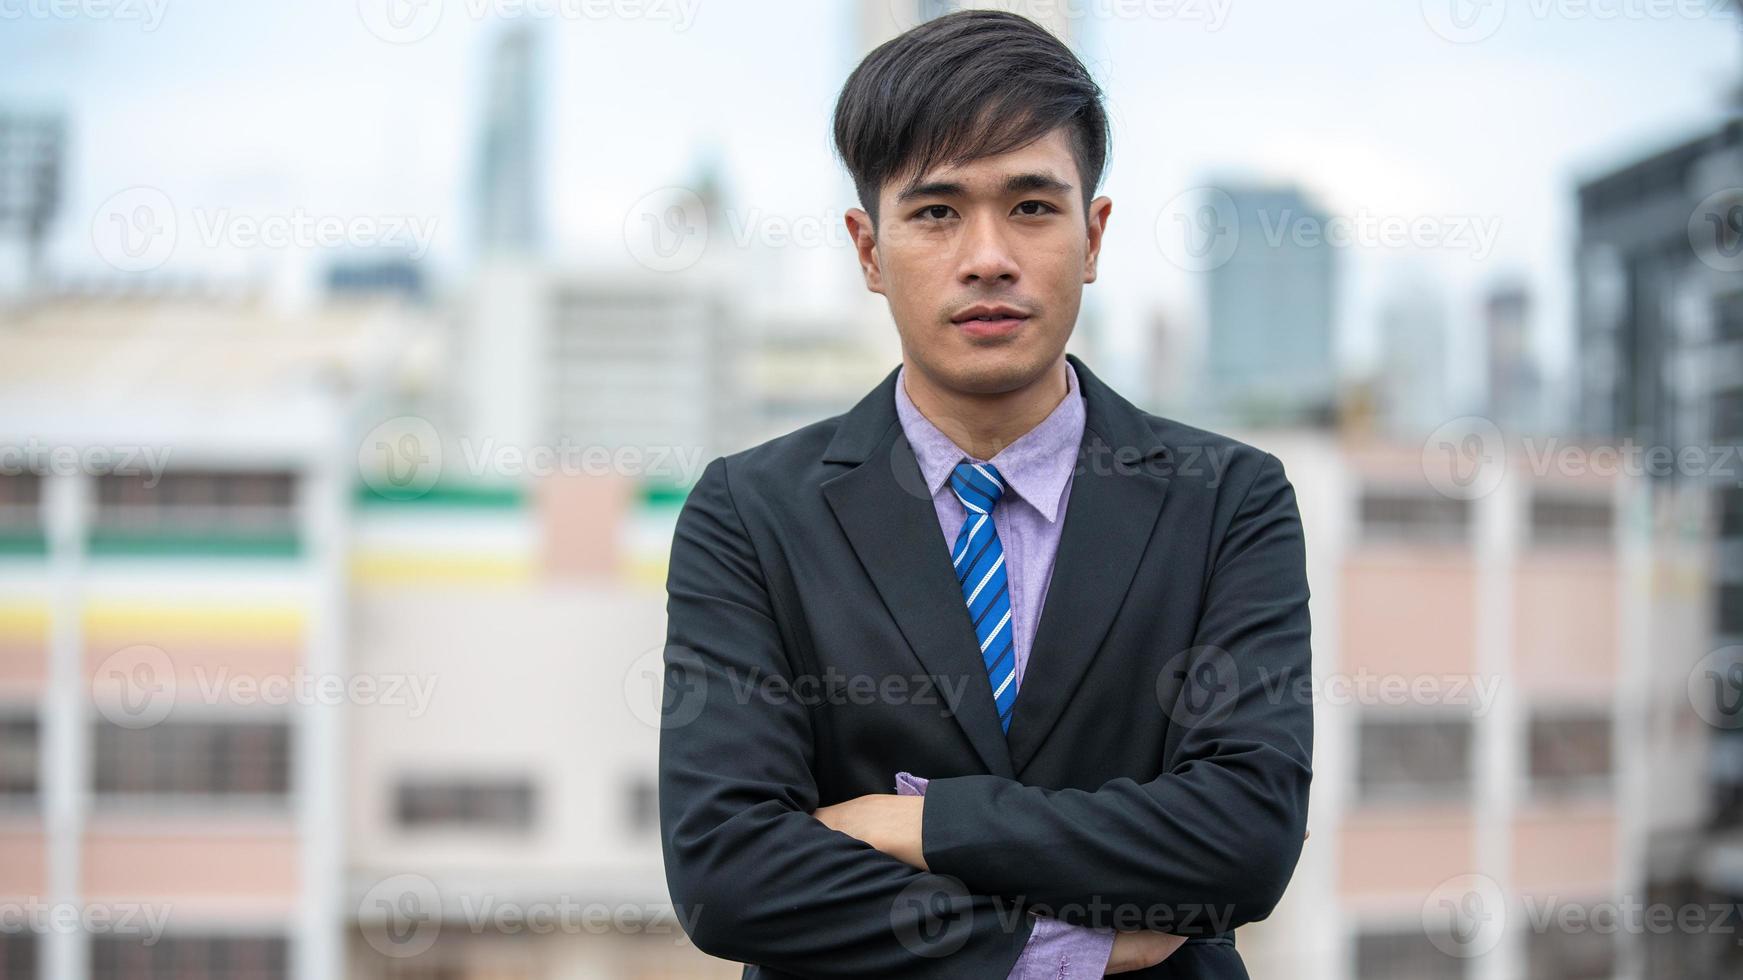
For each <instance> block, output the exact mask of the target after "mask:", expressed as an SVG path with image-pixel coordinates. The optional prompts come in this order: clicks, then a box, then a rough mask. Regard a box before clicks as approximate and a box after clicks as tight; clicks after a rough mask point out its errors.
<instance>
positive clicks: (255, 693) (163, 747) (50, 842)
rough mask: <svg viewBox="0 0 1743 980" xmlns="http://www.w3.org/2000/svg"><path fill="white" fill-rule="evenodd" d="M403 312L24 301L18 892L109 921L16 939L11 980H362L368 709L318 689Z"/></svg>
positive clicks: (10, 444)
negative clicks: (355, 752)
mask: <svg viewBox="0 0 1743 980" xmlns="http://www.w3.org/2000/svg"><path fill="white" fill-rule="evenodd" d="M403 326H405V324H404V322H403V321H402V320H400V319H399V318H397V317H395V316H393V315H391V314H387V313H384V312H382V311H380V310H377V309H363V308H357V309H353V310H349V311H346V312H343V313H329V314H321V315H313V316H304V317H284V316H280V315H277V314H275V313H272V312H270V311H269V310H268V309H266V308H265V306H264V305H263V304H262V302H261V301H260V298H259V297H258V296H257V295H255V294H253V293H251V292H248V291H240V292H206V291H177V290H171V291H164V292H158V291H154V290H153V289H152V288H151V287H139V286H136V285H129V286H128V287H126V288H123V289H120V290H118V291H115V292H112V293H107V294H76V295H66V296H47V295H39V296H38V297H37V298H35V299H33V300H32V301H31V302H30V303H28V304H25V305H22V306H20V307H17V308H15V309H14V310H12V311H11V312H9V313H7V314H5V315H4V316H3V317H0V403H3V404H0V428H3V429H4V431H3V432H0V445H4V446H6V447H7V449H8V459H7V460H5V464H6V465H5V466H4V468H3V469H0V703H3V705H4V707H3V708H0V712H3V714H4V716H5V719H6V720H5V722H4V724H0V737H3V738H4V751H0V760H3V762H4V764H3V766H0V776H3V778H0V793H3V796H0V799H3V802H4V804H5V807H4V814H3V816H0V821H3V822H0V894H4V895H5V896H6V900H7V901H8V902H9V903H15V904H14V905H13V907H14V908H27V909H43V908H55V909H59V910H60V911H61V912H63V913H64V912H65V911H67V910H68V909H79V910H83V914H84V915H85V916H87V917H90V916H93V915H101V916H109V917H111V918H108V919H107V920H106V921H105V920H102V919H98V920H96V921H94V922H93V921H91V920H88V919H87V920H86V921H85V922H84V923H83V927H81V928H74V929H67V928H42V924H41V923H40V922H33V923H32V924H31V927H30V929H29V930H27V931H25V932H19V933H11V934H7V935H5V936H4V937H0V962H3V963H6V964H7V969H8V971H13V970H14V969H18V970H21V971H22V972H9V975H19V976H39V977H42V978H44V980H76V978H84V977H93V978H100V977H137V976H169V975H173V976H178V977H243V976H247V977H259V978H268V977H297V978H303V980H327V978H331V977H334V976H338V975H339V974H340V971H341V963H342V956H341V936H342V934H343V924H344V915H343V912H342V904H341V903H342V897H343V896H342V890H341V885H342V868H343V862H344V834H343V829H344V828H343V823H342V819H343V812H342V810H341V807H340V796H339V792H340V789H341V787H342V785H343V774H344V768H343V765H342V760H343V758H344V737H345V736H344V727H343V712H344V711H345V705H344V703H343V702H342V701H339V702H333V701H328V700H325V699H323V698H322V697H320V696H319V695H318V694H317V693H315V692H317V691H319V690H321V688H319V687H311V686H310V685H311V684H316V683H318V680H317V679H321V678H324V679H326V681H328V682H331V681H334V680H338V679H340V678H343V677H344V676H346V675H345V673H344V672H345V670H346V657H345V640H344V633H345V626H344V623H345V619H346V610H345V604H346V597H345V581H346V569H345V562H346V534H347V530H346V527H347V523H346V516H345V515H346V511H347V501H348V496H349V493H350V490H351V487H352V485H353V484H354V481H355V474H356V463H355V460H356V453H357V450H356V443H355V442H354V440H353V437H352V435H351V432H350V417H349V415H350V406H351V405H352V404H353V401H352V400H353V398H354V397H355V396H356V394H357V393H358V392H359V391H362V390H364V389H366V388H368V387H369V386H370V385H372V384H374V383H376V382H377V381H378V380H379V379H380V378H381V377H383V376H384V374H385V373H386V372H388V371H389V370H390V369H391V368H390V365H391V363H392V362H391V361H384V360H382V359H381V358H382V357H383V356H386V357H388V358H391V357H393V356H394V355H395V354H396V353H397V352H398V351H399V350H401V349H403V345H404V336H403V334H402V333H401V332H400V328H401V327H403ZM154 915H155V916H156V917H158V918H159V919H161V926H162V930H163V931H162V935H161V938H159V936H157V935H156V934H154V933H151V932H146V931H143V929H142V927H143V924H144V923H146V922H148V921H149V920H150V919H151V918H152V917H153V916H154ZM18 964H24V966H23V967H18V966H17V965H18ZM32 969H34V971H35V972H32Z"/></svg>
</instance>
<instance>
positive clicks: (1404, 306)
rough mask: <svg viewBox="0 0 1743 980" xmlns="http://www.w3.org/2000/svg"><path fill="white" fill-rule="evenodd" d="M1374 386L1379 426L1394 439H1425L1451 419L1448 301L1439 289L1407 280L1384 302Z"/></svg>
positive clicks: (1432, 284)
mask: <svg viewBox="0 0 1743 980" xmlns="http://www.w3.org/2000/svg"><path fill="white" fill-rule="evenodd" d="M1376 381H1377V387H1378V389H1379V393H1378V394H1379V399H1380V403H1381V404H1380V405H1379V412H1380V415H1381V421H1382V422H1383V424H1384V427H1385V429H1386V431H1387V432H1388V433H1390V434H1392V435H1393V436H1394V437H1397V438H1401V439H1410V438H1422V437H1423V436H1426V435H1427V434H1428V433H1429V432H1432V431H1433V430H1434V429H1435V427H1437V426H1439V425H1440V424H1441V423H1442V422H1445V421H1446V420H1447V419H1449V418H1451V417H1452V412H1451V403H1450V393H1449V391H1448V385H1447V336H1446V301H1445V299H1444V297H1443V296H1442V294H1441V291H1440V289H1439V287H1438V286H1437V285H1436V284H1434V283H1431V282H1426V281H1420V280H1416V281H1407V282H1406V283H1403V284H1400V285H1399V286H1397V287H1396V288H1394V290H1393V291H1392V292H1391V293H1390V294H1389V295H1388V296H1387V297H1386V299H1385V300H1384V301H1383V302H1382V304H1381V307H1380V373H1379V376H1378V378H1377V379H1376Z"/></svg>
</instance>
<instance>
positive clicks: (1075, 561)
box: [1008, 355, 1170, 777]
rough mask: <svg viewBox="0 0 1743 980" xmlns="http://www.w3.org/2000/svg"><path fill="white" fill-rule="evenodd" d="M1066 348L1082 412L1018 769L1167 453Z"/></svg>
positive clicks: (1111, 605) (1050, 719)
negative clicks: (1080, 394) (1074, 467)
mask: <svg viewBox="0 0 1743 980" xmlns="http://www.w3.org/2000/svg"><path fill="white" fill-rule="evenodd" d="M1067 356H1068V357H1070V359H1071V362H1072V365H1073V366H1074V367H1075V368H1076V369H1077V376H1078V380H1079V382H1080V383H1081V384H1082V386H1083V395H1084V399H1085V401H1086V402H1087V405H1086V408H1087V419H1086V421H1085V425H1084V433H1083V443H1082V445H1081V446H1080V447H1079V450H1078V460H1077V470H1076V473H1075V474H1074V475H1073V476H1072V480H1071V497H1070V500H1069V501H1068V502H1067V503H1066V509H1065V526H1064V527H1063V528H1062V529H1061V534H1060V539H1059V552H1058V555H1057V556H1056V557H1055V559H1054V563H1053V576H1052V579H1051V581H1050V583H1049V585H1048V588H1047V603H1046V605H1045V607H1043V609H1042V611H1041V619H1040V623H1039V625H1038V626H1037V627H1036V630H1035V637H1034V642H1033V645H1032V646H1031V648H1030V652H1029V659H1028V661H1027V664H1026V666H1025V668H1024V671H1023V683H1022V687H1021V688H1019V689H1018V692H1017V703H1016V706H1015V707H1014V708H1013V709H1012V712H1013V713H1012V715H1011V730H1010V732H1009V736H1008V740H1009V743H1010V749H1011V763H1012V765H1013V766H1014V768H1015V770H1016V774H1017V776H1019V777H1020V776H1021V775H1022V773H1023V770H1024V768H1025V767H1026V766H1027V765H1028V764H1029V761H1030V760H1031V759H1033V758H1034V757H1035V754H1036V753H1037V752H1038V751H1039V750H1040V748H1041V745H1042V744H1043V743H1044V742H1045V741H1046V739H1047V736H1048V735H1049V734H1050V733H1051V732H1052V731H1053V726H1054V725H1055V723H1057V722H1058V721H1059V715H1060V713H1061V712H1063V711H1064V710H1065V705H1066V704H1067V703H1068V702H1069V701H1070V700H1071V695H1072V693H1073V692H1074V691H1076V689H1077V686H1078V684H1079V683H1080V682H1081V681H1082V680H1083V676H1084V674H1085V673H1086V672H1087V671H1088V670H1089V666H1090V664H1091V662H1093V661H1094V660H1095V655H1096V652H1097V651H1098V650H1099V649H1100V648H1101V642H1102V639H1103V638H1104V637H1105V636H1106V635H1107V631H1108V628H1109V627H1110V626H1111V625H1112V624H1113V620H1114V616H1115V614H1116V613H1118V612H1119V608H1120V605H1121V604H1122V603H1123V602H1125V599H1126V593H1127V592H1128V591H1130V588H1131V584H1132V578H1133V576H1134V575H1135V574H1136V572H1137V568H1138V562H1139V560H1140V559H1141V558H1143V556H1144V549H1145V546H1146V545H1147V544H1148V543H1149V541H1150V536H1151V533H1152V531H1153V530H1154V528H1155V526H1156V520H1157V517H1158V515H1160V514H1161V511H1162V501H1163V498H1164V497H1165V496H1167V493H1168V483H1169V481H1168V478H1167V477H1165V476H1162V475H1161V473H1160V472H1158V471H1159V470H1163V469H1165V468H1166V467H1163V466H1159V465H1156V464H1155V463H1154V462H1153V461H1154V460H1156V459H1163V460H1166V459H1168V458H1169V457H1170V454H1169V451H1168V449H1167V447H1166V446H1163V445H1161V443H1160V442H1159V441H1158V440H1157V438H1156V435H1155V433H1154V431H1153V430H1152V429H1151V428H1150V425H1149V423H1148V422H1146V421H1145V420H1144V417H1143V415H1142V413H1141V412H1139V411H1138V409H1137V408H1135V407H1134V406H1132V405H1131V403H1129V402H1127V401H1126V400H1125V399H1123V398H1121V397H1120V396H1119V395H1118V394H1116V393H1115V392H1114V391H1113V390H1112V389H1111V388H1108V387H1107V386H1106V385H1105V384H1103V383H1102V382H1101V380H1100V379H1098V378H1096V377H1095V375H1093V374H1091V373H1090V371H1089V369H1088V368H1086V367H1084V366H1083V363H1082V362H1081V361H1079V360H1078V359H1077V358H1076V357H1075V356H1074V355H1067ZM1146 463H1149V465H1145V464H1146Z"/></svg>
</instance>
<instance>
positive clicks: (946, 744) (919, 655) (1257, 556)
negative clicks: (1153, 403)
mask: <svg viewBox="0 0 1743 980" xmlns="http://www.w3.org/2000/svg"><path fill="white" fill-rule="evenodd" d="M1068 356H1069V357H1070V360H1071V363H1072V365H1073V366H1074V367H1075V368H1076V369H1077V375H1078V378H1079V380H1080V382H1081V388H1082V395H1083V397H1084V399H1085V400H1086V402H1087V404H1086V409H1087V421H1086V426H1085V431H1084V438H1083V443H1082V446H1081V447H1080V452H1079V457H1078V468H1077V470H1076V472H1075V475H1074V476H1073V482H1072V488H1071V496H1070V499H1069V502H1068V504H1067V509H1066V513H1065V516H1064V520H1065V524H1064V527H1063V529H1062V536H1061V539H1060V542H1059V552H1058V557H1057V559H1056V563H1055V567H1054V570H1053V577H1052V582H1051V585H1050V587H1049V591H1048V595H1047V602H1046V605H1045V608H1044V609H1043V610H1042V613H1041V619H1040V624H1039V626H1038V627H1037V630H1036V636H1035V641H1034V645H1033V648H1032V652H1031V655H1030V658H1029V661H1028V668H1027V670H1026V672H1025V674H1024V677H1023V683H1022V687H1021V689H1020V690H1019V693H1018V696H1017V702H1016V707H1015V709H1014V711H1015V714H1014V715H1013V717H1012V720H1011V726H1010V731H1009V733H1008V736H1007V735H1006V734H1005V733H1001V732H1000V730H999V724H998V718H997V714H996V711H995V708H994V705H993V700H992V690H991V686H990V684H989V683H988V680H987V674H986V668H985V667H984V666H983V665H982V663H981V659H980V653H979V645H978V643H977V642H976V638H975V635H974V630H973V627H972V625H971V623H970V622H969V618H968V612H967V609H966V607H965V605H964V604H963V601H962V594H961V591H960V590H959V588H958V586H957V583H956V578H955V575H954V574H953V569H952V568H951V563H950V555H949V546H948V544H947V543H946V542H945V541H944V539H943V535H942V534H940V532H939V528H938V520H937V516H936V514H935V512H934V510H933V505H932V500H931V498H930V496H929V495H928V494H927V492H926V488H925V485H924V483H923V480H922V478H921V475H920V471H919V466H918V464H917V462H916V460H915V457H914V454H913V450H912V448H911V447H910V446H909V444H908V441H907V439H906V437H905V436H904V435H903V432H902V428H901V425H900V423H899V422H898V420H897V417H896V412H895V403H894V386H895V384H896V372H895V371H894V370H892V371H891V372H890V374H889V375H888V376H887V377H886V378H885V379H884V381H883V382H882V383H881V384H880V385H879V386H878V387H877V388H876V389H875V390H874V391H872V392H871V393H870V394H869V395H867V396H866V397H865V398H864V399H863V400H862V401H860V403H859V404H858V405H856V406H855V407H854V408H853V409H852V410H850V411H849V412H847V413H846V414H844V415H841V416H837V417H835V418H831V419H827V420H824V421H821V422H817V423H815V424H813V425H809V426H806V427H805V428H802V429H799V430H797V431H795V432H792V433H789V434H787V435H785V436H782V437H780V438H778V439H774V440H771V441H769V442H766V443H763V444H762V445H759V446H756V447H754V448H751V449H748V450H745V451H743V452H738V453H734V454H732V455H729V456H725V457H720V458H716V459H714V460H712V461H710V462H709V464H708V466H707V467H706V468H705V469H704V471H703V474H702V476H701V478H700V480H699V481H698V483H697V485H696V486H695V488H694V489H693V490H692V491H691V493H690V496H689V498H688V500H687V501H686V502H685V504H684V507H683V510H682V511H681V513H680V516H679V518H678V523H677V532H676V538H675V540H674V542H673V545H672V554H671V566H670V571H669V577H668V580H667V592H668V601H667V612H668V617H669V618H668V632H667V646H666V651H665V690H664V695H665V703H664V707H663V717H662V730H661V734H660V776H659V809H660V829H661V835H662V846H663V850H664V857H665V867H666V879H667V886H668V888H669V890H670V893H671V897H672V900H673V901H674V902H675V903H676V904H677V906H678V907H679V908H678V911H679V913H680V917H681V919H682V921H683V922H685V923H686V927H687V931H688V932H689V934H690V936H691V938H692V939H693V941H694V942H695V943H696V945H697V946H698V947H700V948H701V949H702V950H704V951H706V952H708V953H711V954H714V955H716V956H720V957H724V958H727V959H731V960H735V961H738V962H742V963H745V964H748V965H747V966H746V968H745V971H744V976H745V977H747V978H748V977H759V978H767V980H772V978H788V977H842V978H847V977H918V978H932V977H937V978H947V977H948V978H987V980H1002V978H1004V977H1005V976H1006V975H1007V973H1008V972H1009V971H1010V969H1011V967H1012V966H1013V964H1014V963H1015V961H1016V959H1017V957H1018V955H1019V954H1020V953H1021V951H1022V948H1023V945H1024V943H1025V942H1026V941H1027V939H1028V936H1029V932H1030V930H1031V928H1032V927H1033V920H1032V919H1031V918H1030V916H1029V914H1028V912H1030V911H1034V912H1036V913H1042V912H1045V913H1047V914H1052V915H1056V916H1057V917H1059V918H1061V919H1064V920H1066V921H1069V922H1075V923H1078V924H1088V925H1105V926H1112V927H1115V928H1125V929H1132V928H1157V929H1161V930H1162V931H1166V932H1173V933H1175V934H1178V935H1187V936H1190V937H1193V938H1192V939H1191V940H1190V941H1189V942H1188V943H1187V944H1186V945H1185V946H1183V947H1181V949H1180V950H1179V951H1177V952H1176V953H1175V954H1174V955H1173V956H1172V957H1170V958H1169V959H1168V960H1167V961H1165V962H1164V963H1163V964H1161V965H1159V966H1157V967H1155V968H1152V969H1150V970H1146V971H1140V972H1135V973H1132V974H1130V975H1131V976H1132V977H1134V978H1139V977H1176V978H1184V977H1191V978H1218V980H1222V978H1240V977H1246V976H1247V971H1246V968H1245V967H1244V966H1243V965H1242V962H1241V957H1240V954H1239V953H1237V952H1236V950H1235V945H1234V937H1233V933H1234V928H1235V927H1236V926H1239V925H1241V924H1243V923H1246V922H1252V921H1254V920H1257V919H1262V918H1264V917H1265V916H1267V915H1269V914H1270V912H1271V910H1272V908H1273V907H1274V906H1275V905H1276V903H1277V901H1278V899H1279V898H1280V897H1281V895H1282V893H1283V890H1284V887H1285V885H1287V883H1288V881H1289V878H1290V875H1291V874H1292V873H1293V871H1294V868H1295V864H1296V861H1297V859H1298V858H1299V856H1300V853H1301V847H1302V839H1303V833H1304V831H1305V827H1306V820H1307V798H1308V784H1309V781H1310V779H1311V776H1312V769H1311V763H1312V743H1313V716H1312V704H1311V698H1310V696H1309V695H1310V691H1309V687H1308V685H1309V684H1310V679H1309V659H1310V652H1309V625H1308V611H1307V600H1308V590H1307V577H1306V571H1305V567H1304V559H1303V538H1302V531H1301V522H1300V517H1299V514H1298V511H1297V507H1296V502H1295V496H1294V490H1293V488H1292V487H1291V486H1290V483H1289V481H1288V479H1287V478H1286V477H1285V475H1284V471H1283V467H1282V465H1281V464H1280V463H1279V462H1278V461H1277V459H1276V458H1275V457H1273V456H1271V455H1270V454H1268V453H1265V452H1263V451H1261V450H1258V449H1255V448H1253V447H1252V446H1249V445H1246V444H1244V443H1240V442H1237V441H1235V440H1233V439H1230V438H1227V437H1225V436H1221V435H1217V434H1215V433H1211V432H1206V431H1203V430H1200V429H1194V428H1191V427H1189V426H1185V425H1182V424H1180V423H1178V422H1174V421H1171V420H1169V419H1166V418H1161V417H1158V416H1154V415H1150V414H1147V413H1145V412H1142V411H1140V410H1139V409H1137V408H1136V407H1134V406H1133V405H1131V404H1130V403H1129V402H1127V401H1126V400H1125V399H1123V398H1121V397H1120V396H1119V395H1118V394H1117V393H1116V392H1114V391H1113V390H1112V389H1110V388H1109V387H1107V385H1105V384H1104V383H1103V382H1101V381H1100V380H1099V379H1098V378H1097V377H1096V376H1095V375H1094V374H1092V373H1091V372H1090V371H1089V369H1088V368H1087V367H1085V366H1084V364H1083V362H1082V361H1081V360H1079V359H1078V358H1077V357H1076V355H1068ZM900 770H908V771H911V772H913V773H915V774H916V775H920V776H926V777H928V778H930V779H931V783H930V785H929V787H928V789H927V791H926V803H925V816H924V820H923V832H924V847H923V853H924V855H925V859H926V862H927V864H928V866H929V867H930V869H931V870H930V871H929V872H922V871H919V870H917V869H915V868H913V867H912V866H910V865H908V864H905V863H903V862H901V861H899V860H897V859H896V858H893V857H890V856H888V855H886V854H883V853H882V852H880V851H877V850H876V849H874V848H872V847H871V846H870V845H868V844H865V843H863V842H861V841H859V840H856V839H855V838H853V837H850V836H848V835H846V834H842V833H839V832H837V831H834V830H831V829H829V828H827V827H825V826H824V825H823V824H822V823H821V822H819V821H818V820H817V819H816V818H815V817H813V816H811V813H812V812H813V811H814V810H815V809H816V808H817V807H819V806H823V805H827V804H831V803H837V802H840V801H843V800H847V799H851V798H854V797H857V796H861V795H864V794H867V793H893V792H894V791H895V785H894V776H895V773H896V772H898V771H900Z"/></svg>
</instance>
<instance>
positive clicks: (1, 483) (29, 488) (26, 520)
mask: <svg viewBox="0 0 1743 980" xmlns="http://www.w3.org/2000/svg"><path fill="white" fill-rule="evenodd" d="M41 507H42V475H41V474H40V473H0V530H5V529H7V528H25V527H35V526H37V525H38V524H39V523H41V518H40V516H39V514H38V512H39V510H40V509H41Z"/></svg>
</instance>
